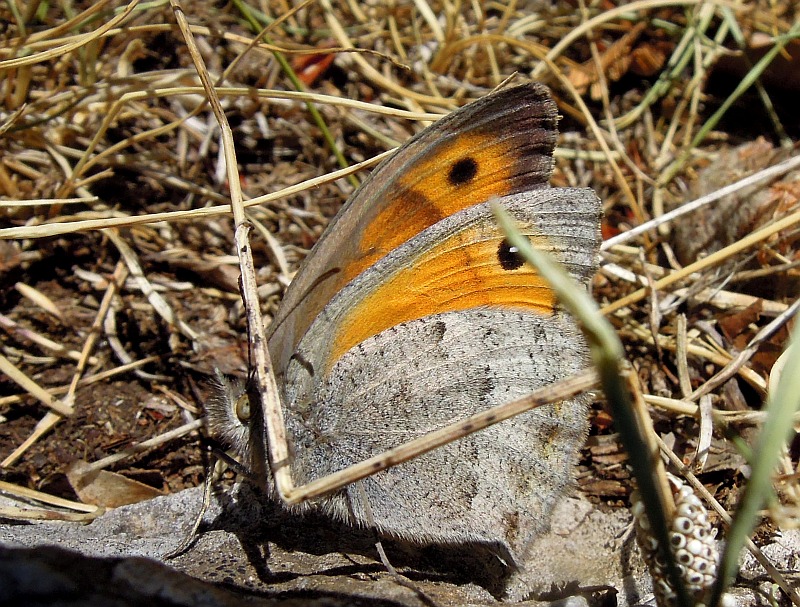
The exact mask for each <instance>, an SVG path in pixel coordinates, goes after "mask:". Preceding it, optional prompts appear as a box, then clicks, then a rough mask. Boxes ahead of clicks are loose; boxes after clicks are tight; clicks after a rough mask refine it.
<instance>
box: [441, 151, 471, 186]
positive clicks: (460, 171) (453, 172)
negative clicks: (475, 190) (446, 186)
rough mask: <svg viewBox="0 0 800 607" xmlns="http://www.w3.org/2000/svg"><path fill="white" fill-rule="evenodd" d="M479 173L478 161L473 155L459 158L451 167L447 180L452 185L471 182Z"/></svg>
mask: <svg viewBox="0 0 800 607" xmlns="http://www.w3.org/2000/svg"><path fill="white" fill-rule="evenodd" d="M477 174H478V163H477V162H476V160H475V159H474V158H472V157H471V156H467V157H466V158H462V159H461V160H458V161H457V162H456V163H455V164H453V166H451V167H450V172H449V173H448V174H447V180H448V181H449V182H450V184H451V185H454V186H459V185H464V184H465V183H469V182H470V181H472V180H473V179H475V175H477Z"/></svg>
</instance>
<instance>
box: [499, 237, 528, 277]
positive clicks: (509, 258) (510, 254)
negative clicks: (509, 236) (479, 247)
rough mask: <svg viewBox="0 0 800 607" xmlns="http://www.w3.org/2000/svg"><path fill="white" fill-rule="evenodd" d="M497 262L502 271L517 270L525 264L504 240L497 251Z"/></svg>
mask: <svg viewBox="0 0 800 607" xmlns="http://www.w3.org/2000/svg"><path fill="white" fill-rule="evenodd" d="M497 261H499V262H500V267H501V268H503V269H504V270H518V269H519V268H521V267H522V265H523V264H524V263H525V260H524V259H523V258H522V256H521V255H520V254H519V251H518V250H517V248H516V247H513V246H511V245H510V244H509V242H508V241H507V240H506V239H503V242H501V243H500V246H499V247H498V249H497Z"/></svg>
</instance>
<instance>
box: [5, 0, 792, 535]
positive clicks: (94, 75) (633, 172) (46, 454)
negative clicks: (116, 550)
mask: <svg viewBox="0 0 800 607" xmlns="http://www.w3.org/2000/svg"><path fill="white" fill-rule="evenodd" d="M334 4H335V5H334ZM619 4H620V5H621V6H614V4H613V3H612V2H596V3H591V4H589V3H582V2H556V3H550V2H538V1H535V0H532V1H519V2H507V3H503V2H486V3H479V2H463V3H461V2H447V1H445V2H440V3H438V2H437V3H426V2H425V1H424V0H423V1H419V2H410V1H409V2H396V3H383V2H355V1H352V2H340V3H331V2H329V1H327V0H318V1H316V2H308V3H305V4H302V5H301V4H300V3H289V2H285V1H280V0H279V1H275V0H271V1H268V2H251V3H242V2H231V3H228V4H223V3H187V5H186V6H185V7H184V8H185V10H186V11H187V17H188V19H189V22H190V24H191V30H192V32H193V34H194V36H195V38H196V40H197V43H198V45H199V47H200V51H201V54H202V57H203V60H204V61H205V64H206V67H207V69H208V72H209V74H210V76H211V79H212V81H213V83H214V84H215V85H216V86H217V87H218V91H219V95H220V98H221V100H222V105H223V107H224V109H225V112H226V115H227V118H228V120H229V122H230V124H231V127H232V132H233V137H234V140H235V144H236V160H237V163H238V164H237V166H238V170H239V174H240V184H239V185H240V186H241V188H242V190H243V192H244V195H245V198H246V199H254V198H256V197H260V198H259V200H258V201H257V202H258V203H257V204H253V205H252V206H249V207H248V209H249V218H250V220H251V221H252V222H253V224H254V225H255V226H256V230H255V232H254V234H253V247H254V254H255V256H256V267H257V268H258V280H259V284H260V293H259V294H260V296H261V300H262V309H263V313H264V315H265V317H267V318H268V317H269V316H270V315H271V313H272V312H273V311H274V309H275V306H276V303H277V302H278V301H279V299H280V297H281V293H282V291H283V289H284V288H285V286H286V285H287V284H288V282H289V281H290V279H291V276H292V273H293V272H294V271H295V270H296V268H297V265H298V263H299V262H300V261H301V260H302V259H303V257H304V255H305V254H306V253H307V251H308V249H309V248H310V247H311V246H312V245H313V243H314V242H315V240H316V239H317V238H318V236H319V235H320V233H321V231H322V230H323V228H324V227H325V225H326V223H327V221H328V220H329V219H330V218H331V217H332V216H333V214H334V213H335V212H336V210H337V209H338V207H339V206H340V204H341V203H342V201H343V200H344V199H345V198H346V196H347V195H348V194H349V193H350V192H351V191H352V190H353V187H354V183H355V179H356V178H358V177H359V176H360V174H359V173H356V174H355V175H354V176H350V177H342V178H339V179H335V180H334V179H330V178H328V177H326V176H328V175H329V174H330V173H332V172H334V171H336V170H338V169H341V168H343V167H344V166H350V165H353V164H355V163H359V162H362V161H364V160H367V159H370V158H373V157H375V156H376V155H378V154H379V153H382V152H385V151H387V150H389V149H391V148H393V147H394V146H396V145H397V144H398V143H400V142H403V141H404V140H406V139H407V138H408V137H409V136H410V135H411V134H412V133H414V132H415V131H418V130H419V129H420V128H422V127H423V125H424V124H426V121H430V120H431V119H432V118H433V116H432V114H441V113H445V112H447V111H448V110H450V109H452V108H455V107H457V106H459V105H461V104H463V103H465V102H466V101H468V100H471V99H474V98H478V97H480V96H482V95H484V94H486V93H487V92H488V91H490V90H491V89H492V88H493V87H496V86H498V85H500V84H501V83H503V82H504V81H505V80H506V79H507V78H509V77H510V76H512V75H514V74H516V77H517V78H520V79H526V78H532V79H536V80H539V81H541V82H544V83H545V84H547V85H548V86H550V87H551V89H552V90H553V93H554V96H555V98H556V99H557V102H558V105H559V110H560V113H561V114H562V116H563V119H562V121H561V123H560V129H561V138H560V141H559V148H558V152H557V169H556V174H555V177H554V179H553V184H554V185H556V186H559V185H570V186H590V187H592V188H594V189H595V190H596V191H597V193H598V195H599V196H600V198H601V200H602V201H603V203H604V209H605V219H604V223H603V231H604V235H605V237H606V238H611V237H613V236H616V235H619V234H622V233H624V232H626V231H627V230H629V229H630V228H631V227H634V226H637V225H641V224H644V223H645V222H647V221H649V220H651V219H653V218H657V217H661V216H663V215H664V214H665V213H666V212H668V211H670V210H673V209H675V208H677V207H679V206H681V205H682V204H683V203H685V202H687V201H690V200H694V199H696V198H699V197H701V196H703V195H706V194H713V193H715V192H718V191H719V190H720V189H721V188H722V187H724V186H727V185H729V184H732V183H734V182H736V181H737V180H739V179H741V178H743V177H745V176H747V175H750V174H753V173H757V172H759V171H761V170H763V169H767V168H769V167H773V166H775V165H778V164H779V163H780V162H782V161H784V160H785V159H786V158H789V157H790V156H791V148H792V143H793V141H794V140H795V139H796V138H797V135H798V131H797V129H798V126H799V125H800V123H798V113H797V109H796V107H797V106H796V98H797V95H798V93H799V92H800V79H798V76H797V75H798V74H800V64H798V59H797V57H798V54H799V53H800V48H798V45H797V43H796V41H795V39H794V37H795V36H796V35H797V33H798V29H799V28H798V25H797V23H798V21H797V16H796V14H795V13H794V12H793V11H794V8H793V3H788V2H777V3H776V2H758V3H744V2H724V3H723V2H719V3H716V2H699V1H693V0H681V1H680V2H679V1H676V2H673V3H669V2H655V1H653V2H648V1H641V2H636V3H632V4H629V5H627V6H622V5H624V4H625V3H619ZM0 14H2V20H1V21H0V22H1V23H3V24H5V25H4V26H2V30H3V31H2V44H1V45H0V78H1V79H2V80H0V82H2V84H1V85H0V86H1V87H2V88H0V90H2V110H1V113H0V150H2V152H1V153H2V162H0V196H2V200H1V201H0V208H2V217H3V220H2V226H3V227H2V229H0V253H2V255H1V256H0V264H1V265H0V267H1V268H2V273H0V277H2V289H0V301H2V306H0V312H1V314H0V320H1V324H2V329H3V331H2V333H0V343H1V344H2V350H1V351H0V354H1V355H2V356H1V357H0V363H1V364H2V367H3V368H2V372H3V373H2V375H1V376H0V394H1V395H2V398H0V415H1V416H2V417H1V418H0V421H1V422H2V423H0V456H2V458H3V461H2V478H3V479H4V480H5V481H7V482H9V483H13V484H15V485H17V486H19V487H24V488H30V489H37V490H40V491H43V492H46V493H50V494H53V495H57V496H60V497H66V498H70V499H75V497H76V496H75V493H74V490H73V488H71V487H70V486H69V484H68V483H67V481H66V477H65V474H66V473H67V471H68V468H69V466H70V465H71V464H73V463H74V462H75V461H76V460H82V461H86V462H98V461H101V462H102V463H101V464H99V465H97V464H96V467H98V468H99V467H105V466H110V467H111V468H110V469H112V470H114V471H116V472H119V473H122V474H123V475H125V476H126V477H128V478H130V479H134V480H137V481H140V482H142V483H143V485H142V486H140V487H138V489H137V490H140V491H142V492H144V493H147V492H148V491H151V489H147V487H151V488H153V489H152V491H154V492H158V491H167V492H174V491H177V490H179V489H181V488H183V487H186V486H194V485H197V484H199V483H200V482H201V479H202V476H203V467H204V463H205V462H204V459H203V456H202V455H201V450H200V448H199V446H198V439H197V434H196V432H197V431H198V427H199V425H198V423H197V422H196V421H195V420H196V419H198V418H199V417H200V415H201V406H202V403H203V401H204V400H205V398H206V397H207V394H208V386H207V378H208V376H209V375H210V374H211V372H212V369H214V368H215V367H217V368H220V369H221V370H222V371H223V372H225V373H228V374H238V375H241V374H243V373H244V371H245V369H246V366H247V355H246V349H245V348H246V327H245V323H244V317H243V313H242V306H241V303H240V299H239V294H238V285H237V278H238V274H239V270H238V266H237V259H236V257H235V255H234V247H233V225H232V219H231V215H230V208H229V207H228V206H227V201H228V193H229V184H228V183H227V182H226V173H225V168H224V160H223V156H222V153H221V144H220V130H219V127H218V125H217V122H216V120H215V118H214V115H213V113H212V111H211V109H210V107H209V105H208V103H207V102H206V100H205V98H204V95H203V91H202V88H201V87H200V81H199V79H198V75H197V71H196V69H195V67H194V65H193V63H192V61H191V59H190V57H189V55H188V52H187V50H186V44H185V41H184V38H183V36H182V34H181V32H180V31H179V29H178V26H177V25H176V21H175V17H174V14H173V10H172V8H171V7H170V4H169V3H167V2H149V3H143V2H131V3H128V4H125V3H122V2H114V1H105V2H102V1H101V2H78V3H74V4H70V3H49V4H48V3H38V2H31V3H28V4H27V6H24V7H23V6H22V5H21V4H19V3H14V2H9V3H4V4H3V6H2V7H0ZM776 41H777V45H776V44H775V42H776ZM286 91H305V92H307V93H308V94H305V95H294V96H293V95H291V94H286V93H285V92H286ZM362 175H363V174H362ZM796 175H797V173H796V169H795V170H794V172H791V171H790V172H785V173H783V174H781V175H777V176H772V177H771V178H770V179H769V180H766V181H765V180H762V181H760V182H758V183H756V184H755V185H751V186H749V187H747V188H744V189H739V190H738V191H736V192H734V193H729V194H727V195H726V196H725V197H723V198H722V199H721V200H720V201H718V202H715V203H712V204H711V205H708V206H705V207H702V208H701V209H700V210H698V211H696V212H694V213H692V214H687V215H684V216H680V217H677V218H675V219H672V220H670V221H666V222H664V223H663V224H662V225H661V226H659V227H656V228H653V229H649V230H647V231H645V232H644V233H642V234H641V235H639V236H637V237H635V238H633V239H631V240H628V241H627V242H624V243H622V244H617V245H615V246H607V247H605V250H604V257H603V264H602V268H601V271H600V273H599V275H598V276H597V278H596V280H595V284H594V295H595V297H596V299H597V300H598V301H599V302H600V303H601V305H602V306H603V307H604V311H605V312H606V314H607V315H608V317H609V319H610V320H611V321H612V322H613V323H614V325H615V327H616V328H617V330H618V332H619V334H620V336H621V337H622V339H623V342H624V344H625V346H626V348H627V354H628V357H629V359H630V361H631V362H632V364H633V366H634V368H635V370H636V372H637V374H638V377H639V380H640V384H641V391H642V393H643V394H644V397H645V400H646V402H647V403H648V404H649V405H650V407H651V409H650V410H651V414H652V418H653V420H654V424H655V428H656V430H657V432H658V433H659V435H660V436H661V437H662V438H663V439H664V440H665V441H666V442H667V443H668V445H669V447H670V448H671V449H672V450H673V451H674V453H675V455H676V456H677V458H678V459H679V460H681V461H682V462H684V463H685V464H687V465H689V466H690V467H691V468H692V470H694V472H695V473H696V474H697V475H698V477H699V478H700V480H701V481H702V482H703V483H704V484H705V485H706V487H707V488H708V489H709V491H710V492H711V494H712V495H713V496H714V497H715V498H716V499H717V500H718V501H719V502H720V503H721V504H722V506H723V507H725V508H730V507H731V505H732V504H733V503H735V501H736V498H737V495H738V493H739V491H740V486H741V484H742V483H743V481H744V478H745V473H746V470H745V469H744V468H743V466H744V463H745V461H744V458H743V457H742V455H741V454H740V452H739V451H738V450H737V449H736V448H735V447H734V444H735V441H733V440H731V439H732V438H733V437H741V438H743V439H744V440H745V441H747V440H748V439H749V438H751V437H752V435H753V432H754V431H755V430H756V429H757V428H758V426H759V423H760V420H761V419H762V417H761V415H762V414H761V412H760V410H761V406H762V401H763V397H764V395H765V392H766V388H767V381H768V378H769V376H770V372H771V370H772V369H773V365H774V364H775V361H776V359H777V357H778V355H779V354H780V352H781V350H782V349H783V348H784V347H785V343H786V338H787V334H788V331H787V321H788V320H789V318H790V316H791V314H792V313H793V309H792V308H791V306H792V304H793V303H796V299H797V294H798V292H800V288H799V287H800V274H798V265H800V257H799V256H798V228H797V224H798V221H800V204H798V195H800V186H798V183H800V181H798V180H797V176H796ZM311 180H314V181H311ZM178 428H179V429H180V431H178V432H176V433H175V435H174V436H168V437H167V438H166V439H164V441H162V442H159V441H155V442H156V444H155V445H154V446H152V447H150V448H146V449H133V450H132V452H131V453H129V454H128V456H127V457H124V458H123V459H119V460H104V458H106V457H107V456H109V455H112V454H117V453H125V452H126V450H127V449H131V447H132V446H133V445H136V444H138V443H141V442H142V441H145V440H151V439H154V438H155V437H159V436H161V435H164V434H165V433H166V432H168V431H173V430H175V429H178ZM592 428H593V430H592V437H591V438H590V441H589V444H588V446H587V448H586V450H585V453H584V458H583V462H582V466H581V474H580V476H579V485H580V488H581V490H582V491H584V492H585V493H586V494H587V495H590V496H594V497H595V499H597V500H605V501H607V502H609V503H610V504H612V505H616V504H625V503H626V500H627V495H628V493H629V491H630V485H629V482H628V481H629V479H628V473H627V471H626V468H625V465H624V463H625V455H624V453H623V452H622V451H621V449H620V448H619V446H618V442H617V440H616V437H615V435H614V434H612V433H611V429H610V420H609V419H608V416H607V414H606V413H605V412H604V411H603V408H602V406H601V405H600V404H598V405H597V406H596V408H595V410H594V412H593V420H592ZM712 428H713V431H712ZM775 488H776V491H777V495H778V496H779V499H778V500H776V501H774V503H773V504H772V508H771V510H770V518H769V519H768V520H769V522H767V523H765V524H764V525H763V526H762V530H763V532H764V533H769V532H770V528H771V527H770V526H771V525H778V526H789V525H796V524H797V521H798V503H800V489H799V488H798V484H797V452H796V445H795V447H794V448H793V449H791V450H790V451H789V453H787V455H786V457H785V458H784V459H783V461H782V464H781V468H780V474H779V475H778V476H777V477H776V478H775ZM114 491H115V492H116V490H114ZM127 491H128V490H127V489H126V492H127ZM126 495H127V493H126Z"/></svg>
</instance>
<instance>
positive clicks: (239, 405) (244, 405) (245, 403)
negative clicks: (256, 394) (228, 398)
mask: <svg viewBox="0 0 800 607" xmlns="http://www.w3.org/2000/svg"><path fill="white" fill-rule="evenodd" d="M234 409H235V411H236V417H237V418H239V421H240V422H247V421H250V399H249V398H248V397H247V394H242V395H241V396H240V397H239V398H237V399H236V405H235V406H234Z"/></svg>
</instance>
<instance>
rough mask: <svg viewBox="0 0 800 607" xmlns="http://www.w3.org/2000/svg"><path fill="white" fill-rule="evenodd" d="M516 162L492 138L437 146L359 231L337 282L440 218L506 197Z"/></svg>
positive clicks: (399, 182) (400, 179) (471, 137)
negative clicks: (353, 254)
mask: <svg viewBox="0 0 800 607" xmlns="http://www.w3.org/2000/svg"><path fill="white" fill-rule="evenodd" d="M516 160H517V159H516V156H515V155H513V152H512V150H511V149H510V144H509V142H508V141H505V140H498V139H497V137H496V136H495V135H494V134H486V133H484V134H480V133H474V134H470V135H461V136H458V137H455V138H454V139H453V140H452V141H451V142H449V143H442V144H439V145H437V146H436V147H435V148H433V149H432V150H430V151H429V153H428V154H426V157H424V158H421V159H419V160H418V161H417V162H415V163H414V164H413V167H412V170H410V171H408V172H407V173H406V174H404V175H402V176H399V177H398V178H397V186H396V190H395V191H394V192H392V193H390V197H391V200H390V201H389V202H388V204H386V205H385V206H384V208H383V210H382V211H381V212H380V213H378V214H377V215H376V217H374V218H373V219H372V221H370V222H369V225H368V226H367V227H366V229H365V230H364V231H363V233H362V236H361V240H360V242H359V243H358V248H359V251H360V255H359V256H358V258H357V259H355V260H354V262H353V263H351V264H349V265H348V266H347V267H345V268H342V269H343V276H342V279H341V282H342V283H343V284H347V282H349V281H350V280H352V279H353V278H355V277H356V276H358V275H359V274H361V272H363V271H364V270H366V269H367V268H368V267H370V266H371V265H372V264H374V263H375V262H376V261H378V260H379V259H380V258H381V257H383V256H384V255H386V254H387V253H388V252H389V251H392V250H394V249H395V248H396V247H398V246H400V245H401V244H403V243H404V242H406V241H407V240H410V239H411V238H413V237H414V236H416V235H417V234H419V233H420V232H421V231H422V230H424V229H425V228H427V227H429V226H432V225H433V224H435V223H436V222H438V221H440V220H441V219H444V218H445V217H449V216H450V215H453V214H454V213H457V212H458V211H460V210H462V209H466V208H467V207H471V206H473V205H476V204H480V203H483V202H486V201H487V200H490V199H492V198H495V197H500V196H506V195H508V194H510V193H512V190H513V186H515V185H516V182H515V181H514V180H513V179H512V169H513V167H514V163H515V162H516Z"/></svg>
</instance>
